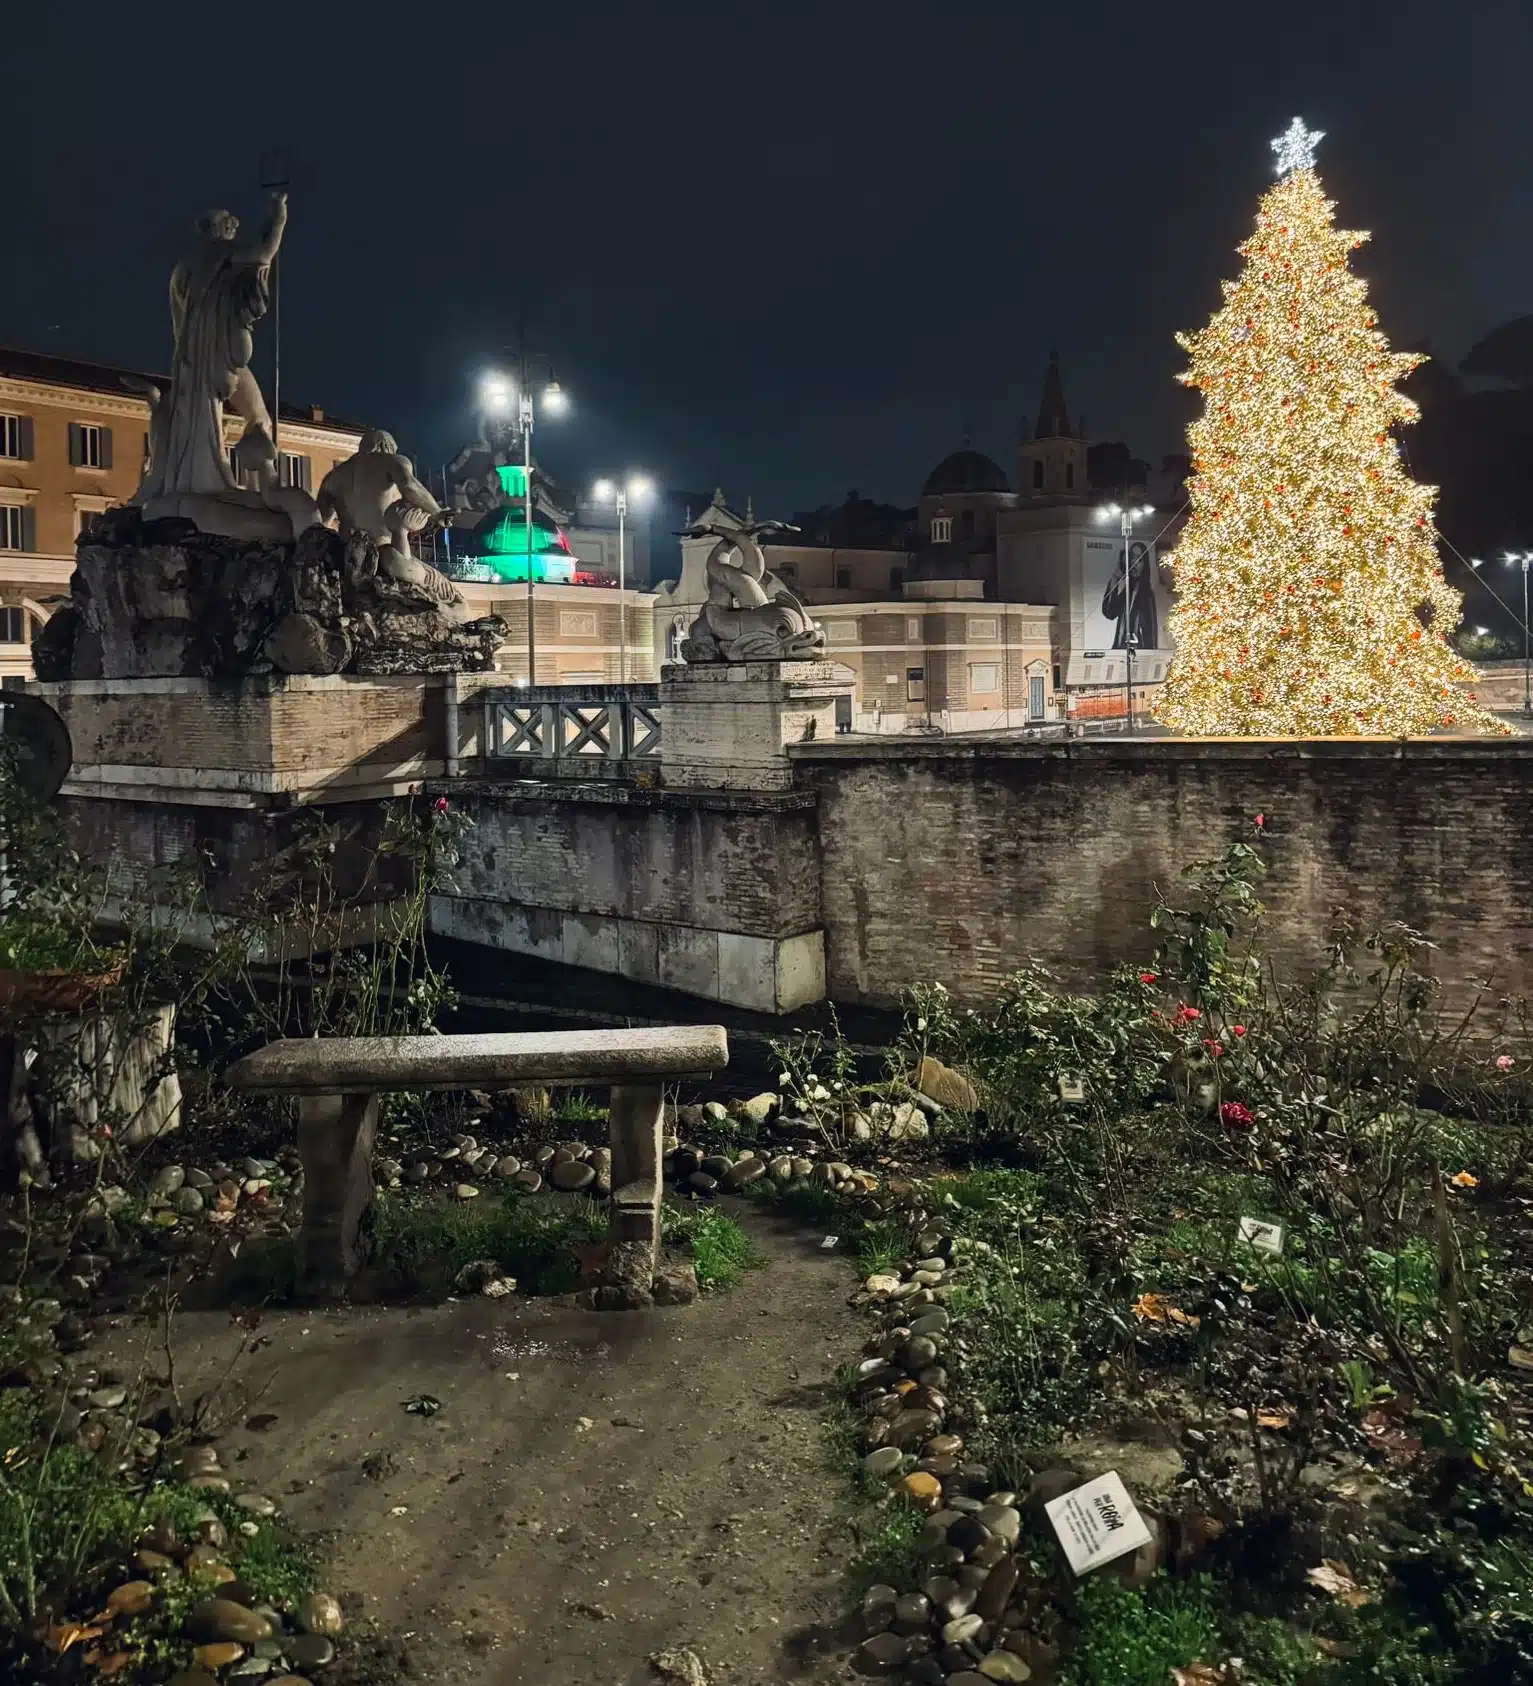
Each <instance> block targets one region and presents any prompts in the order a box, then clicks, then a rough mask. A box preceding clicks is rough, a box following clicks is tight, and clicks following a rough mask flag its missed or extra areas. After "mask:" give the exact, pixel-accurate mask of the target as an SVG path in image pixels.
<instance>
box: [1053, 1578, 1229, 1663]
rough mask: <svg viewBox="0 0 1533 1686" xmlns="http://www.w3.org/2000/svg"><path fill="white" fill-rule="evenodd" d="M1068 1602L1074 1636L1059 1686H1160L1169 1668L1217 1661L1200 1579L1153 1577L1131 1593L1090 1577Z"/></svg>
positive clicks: (1207, 1596)
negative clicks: (1074, 1623)
mask: <svg viewBox="0 0 1533 1686" xmlns="http://www.w3.org/2000/svg"><path fill="white" fill-rule="evenodd" d="M1075 1604H1076V1611H1075V1613H1076V1620H1077V1621H1078V1623H1079V1624H1080V1626H1079V1636H1078V1639H1077V1642H1076V1647H1075V1649H1074V1651H1073V1652H1072V1653H1071V1654H1070V1657H1069V1659H1068V1660H1067V1662H1066V1663H1065V1665H1064V1667H1063V1669H1062V1670H1061V1671H1060V1676H1059V1679H1060V1686H1166V1682H1167V1681H1169V1680H1170V1678H1171V1670H1172V1669H1173V1668H1186V1667H1187V1665H1188V1664H1189V1663H1195V1662H1204V1663H1210V1664H1219V1663H1222V1662H1223V1661H1224V1655H1223V1653H1222V1652H1221V1650H1220V1646H1221V1643H1222V1641H1221V1636H1220V1631H1219V1621H1218V1617H1217V1615H1216V1612H1215V1603H1214V1589H1213V1583H1212V1582H1211V1581H1210V1580H1209V1579H1208V1578H1207V1577H1206V1576H1202V1575H1199V1576H1195V1577H1194V1578H1192V1579H1191V1580H1183V1581H1173V1580H1168V1579H1166V1578H1165V1577H1163V1576H1157V1577H1156V1579H1155V1580H1153V1581H1151V1583H1150V1584H1149V1586H1148V1587H1146V1588H1145V1590H1144V1591H1143V1592H1131V1591H1130V1590H1129V1589H1128V1588H1127V1587H1125V1586H1124V1585H1123V1584H1122V1583H1121V1582H1119V1581H1116V1580H1113V1579H1112V1578H1111V1577H1109V1576H1102V1575H1094V1576H1090V1577H1088V1578H1087V1579H1086V1580H1084V1581H1082V1582H1081V1583H1080V1585H1079V1587H1078V1588H1077V1590H1076V1600H1075Z"/></svg>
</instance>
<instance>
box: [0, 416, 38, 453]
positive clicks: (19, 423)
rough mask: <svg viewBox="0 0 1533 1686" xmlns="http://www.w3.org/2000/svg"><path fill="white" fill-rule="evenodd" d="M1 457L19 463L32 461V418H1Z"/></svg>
mask: <svg viewBox="0 0 1533 1686" xmlns="http://www.w3.org/2000/svg"><path fill="white" fill-rule="evenodd" d="M0 457H11V458H13V459H15V460H17V461H19V462H30V461H31V460H32V418H31V417H30V416H0Z"/></svg>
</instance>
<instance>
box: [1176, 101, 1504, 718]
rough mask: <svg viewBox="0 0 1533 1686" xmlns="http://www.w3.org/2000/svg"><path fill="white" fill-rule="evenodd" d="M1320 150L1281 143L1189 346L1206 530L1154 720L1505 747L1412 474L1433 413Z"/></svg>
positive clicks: (1192, 519) (1181, 565)
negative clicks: (1393, 334) (1235, 266)
mask: <svg viewBox="0 0 1533 1686" xmlns="http://www.w3.org/2000/svg"><path fill="white" fill-rule="evenodd" d="M1321 138H1322V137H1321V135H1320V134H1318V133H1316V132H1314V131H1312V130H1310V129H1307V128H1306V127H1305V125H1304V124H1303V122H1302V121H1300V119H1298V118H1297V117H1296V118H1295V119H1294V121H1293V123H1292V124H1291V125H1290V127H1289V129H1288V130H1287V132H1286V133H1285V134H1283V135H1282V136H1280V137H1279V138H1278V139H1277V140H1275V141H1274V142H1273V143H1272V144H1273V150H1274V151H1275V152H1276V154H1277V165H1278V180H1277V182H1276V183H1275V184H1274V185H1273V186H1272V187H1271V188H1269V189H1268V191H1267V192H1266V194H1265V195H1264V196H1263V198H1262V201H1261V205H1260V208H1259V210H1258V212H1257V219H1256V232H1255V233H1254V235H1252V237H1251V238H1250V239H1249V240H1247V241H1246V243H1245V244H1244V245H1243V246H1242V247H1241V248H1240V252H1241V255H1242V257H1243V258H1244V259H1245V267H1244V269H1243V271H1242V272H1241V275H1240V277H1239V279H1238V280H1235V281H1226V282H1225V283H1223V291H1224V304H1223V306H1222V308H1221V309H1220V310H1218V311H1217V312H1216V313H1215V315H1214V317H1213V318H1212V320H1211V321H1210V322H1209V324H1208V326H1207V327H1206V328H1204V329H1203V330H1202V331H1201V332H1200V333H1196V334H1190V335H1189V334H1181V335H1178V336H1177V338H1178V343H1179V344H1181V345H1182V346H1183V348H1184V349H1185V350H1186V351H1187V352H1188V353H1189V356H1190V364H1191V366H1190V367H1189V368H1188V370H1187V371H1186V372H1185V373H1184V374H1183V375H1182V376H1181V377H1180V378H1181V380H1182V381H1183V382H1184V383H1185V384H1186V385H1188V386H1191V387H1194V388H1196V389H1197V390H1198V391H1199V392H1200V393H1202V395H1203V413H1202V415H1201V416H1200V417H1199V418H1198V420H1197V421H1196V422H1194V423H1193V425H1192V428H1191V430H1190V432H1189V435H1188V440H1189V444H1190V446H1191V448H1192V458H1193V476H1192V479H1191V481H1190V482H1189V486H1188V491H1189V497H1190V502H1191V515H1190V516H1189V519H1188V522H1187V526H1186V529H1185V530H1184V532H1183V534H1182V536H1181V538H1180V539H1179V540H1178V542H1177V544H1176V548H1175V551H1174V553H1173V555H1172V557H1171V559H1170V560H1171V567H1172V570H1173V578H1174V580H1175V584H1176V590H1177V599H1176V603H1175V605H1174V607H1173V608H1172V610H1171V616H1170V627H1171V633H1172V637H1173V641H1174V645H1175V650H1176V655H1175V659H1174V660H1173V662H1172V665H1171V672H1170V675H1169V677H1168V679H1167V682H1166V685H1165V687H1164V690H1163V692H1162V695H1161V697H1160V699H1159V701H1158V703H1157V705H1156V714H1157V717H1158V718H1159V719H1160V720H1161V721H1163V722H1164V723H1165V724H1166V725H1168V726H1172V727H1175V728H1177V729H1179V730H1181V731H1184V732H1193V733H1199V734H1215V735H1231V736H1242V737H1274V736H1276V737H1284V736H1303V737H1315V736H1320V737H1332V736H1344V735H1352V734H1363V735H1382V736H1390V737H1404V736H1414V735H1417V734H1421V733H1425V732H1430V731H1434V730H1437V729H1440V728H1443V727H1451V728H1454V729H1458V730H1463V729H1466V728H1467V729H1470V730H1478V731H1495V732H1499V731H1505V730H1506V728H1505V727H1504V726H1503V725H1501V724H1500V723H1499V722H1498V721H1496V720H1495V719H1494V717H1493V716H1492V715H1490V714H1489V713H1488V712H1487V711H1486V710H1485V709H1484V708H1482V707H1481V706H1480V704H1479V703H1478V702H1477V701H1476V700H1475V699H1474V697H1473V696H1472V695H1471V694H1470V692H1469V690H1468V689H1467V687H1468V686H1470V685H1472V683H1473V681H1474V677H1475V674H1474V669H1473V668H1472V667H1471V666H1470V664H1469V663H1468V662H1466V661H1465V660H1464V659H1463V658H1462V657H1461V656H1459V655H1458V654H1457V653H1456V652H1455V651H1454V650H1453V649H1452V648H1451V647H1450V646H1449V644H1448V642H1447V635H1448V633H1449V632H1450V631H1451V630H1452V629H1453V628H1454V627H1455V626H1456V625H1457V624H1458V619H1459V609H1460V596H1459V593H1458V592H1456V591H1454V590H1453V589H1452V588H1451V587H1450V586H1449V585H1448V583H1447V581H1446V580H1445V579H1444V578H1443V571H1442V566H1441V562H1440V560H1439V558H1438V554H1437V547H1436V543H1435V539H1434V529H1433V525H1432V505H1433V502H1434V499H1435V497H1436V491H1435V488H1433V487H1430V486H1422V485H1418V484H1417V483H1416V482H1415V481H1414V480H1412V479H1411V478H1410V476H1409V475H1408V474H1407V473H1406V470H1405V466H1404V464H1403V462H1402V461H1401V457H1400V452H1399V448H1398V446H1397V444H1396V442H1395V439H1394V436H1393V431H1392V430H1393V429H1394V428H1396V427H1398V426H1401V425H1403V424H1406V423H1409V422H1412V421H1414V420H1415V419H1416V417H1417V414H1418V411H1417V408H1416V406H1415V404H1413V403H1412V402H1411V401H1410V399H1408V398H1406V397H1405V396H1404V395H1403V394H1402V393H1401V392H1400V391H1399V390H1398V383H1399V382H1400V381H1401V380H1402V379H1403V378H1404V377H1405V376H1406V375H1407V374H1409V373H1410V371H1411V370H1412V369H1414V368H1415V367H1416V366H1417V364H1418V363H1420V362H1421V361H1422V360H1423V359H1422V358H1421V357H1420V356H1419V355H1417V354H1415V353H1411V352H1397V351H1391V350H1390V347H1389V342H1388V340H1387V339H1386V338H1385V336H1384V335H1383V333H1381V332H1380V330H1379V328H1378V326H1377V318H1376V317H1375V315H1374V313H1373V311H1372V310H1371V309H1370V308H1369V305H1368V296H1367V287H1366V285H1365V284H1364V282H1363V281H1362V279H1361V278H1360V277H1358V276H1357V275H1354V274H1353V273H1352V271H1351V268H1350V267H1349V256H1350V254H1351V252H1352V251H1354V250H1355V249H1356V248H1357V247H1358V246H1360V245H1361V244H1362V243H1363V242H1364V241H1365V240H1366V239H1367V238H1368V236H1367V235H1366V234H1363V233H1360V232H1355V231H1352V230H1347V229H1338V228H1337V227H1335V225H1334V213H1335V205H1334V204H1333V202H1332V201H1331V200H1329V199H1327V198H1326V196H1325V194H1324V192H1323V191H1322V189H1321V185H1320V178H1319V176H1318V175H1317V174H1316V171H1315V147H1316V145H1317V144H1318V142H1319V141H1320V140H1321Z"/></svg>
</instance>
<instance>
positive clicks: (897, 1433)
mask: <svg viewBox="0 0 1533 1686" xmlns="http://www.w3.org/2000/svg"><path fill="white" fill-rule="evenodd" d="M941 1427H942V1418H941V1417H940V1416H938V1415H937V1413H936V1412H935V1411H901V1412H900V1414H899V1415H898V1416H897V1417H896V1418H895V1419H894V1421H893V1422H891V1423H890V1425H889V1444H890V1445H891V1446H899V1447H901V1448H905V1449H908V1448H911V1447H915V1446H919V1445H920V1444H921V1443H922V1442H923V1441H925V1440H929V1439H930V1438H931V1437H932V1435H934V1434H935V1433H936V1432H937V1430H938V1429H939V1428H941Z"/></svg>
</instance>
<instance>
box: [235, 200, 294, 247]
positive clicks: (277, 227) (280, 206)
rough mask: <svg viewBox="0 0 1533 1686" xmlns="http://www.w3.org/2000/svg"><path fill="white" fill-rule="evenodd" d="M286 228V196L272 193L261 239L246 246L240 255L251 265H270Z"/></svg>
mask: <svg viewBox="0 0 1533 1686" xmlns="http://www.w3.org/2000/svg"><path fill="white" fill-rule="evenodd" d="M286 227H287V195H286V194H285V193H274V194H272V196H271V209H270V210H269V211H268V212H267V214H266V226H265V228H263V229H262V230H261V238H260V239H259V240H257V241H256V242H255V244H254V245H252V246H248V247H246V248H245V250H244V251H243V252H242V253H241V254H240V255H241V257H243V258H245V259H246V260H247V261H249V262H251V263H263V264H264V263H270V262H271V260H272V259H273V258H274V257H276V255H277V248H278V247H279V246H280V245H281V244H282V231H283V230H284V229H285V228H286Z"/></svg>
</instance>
